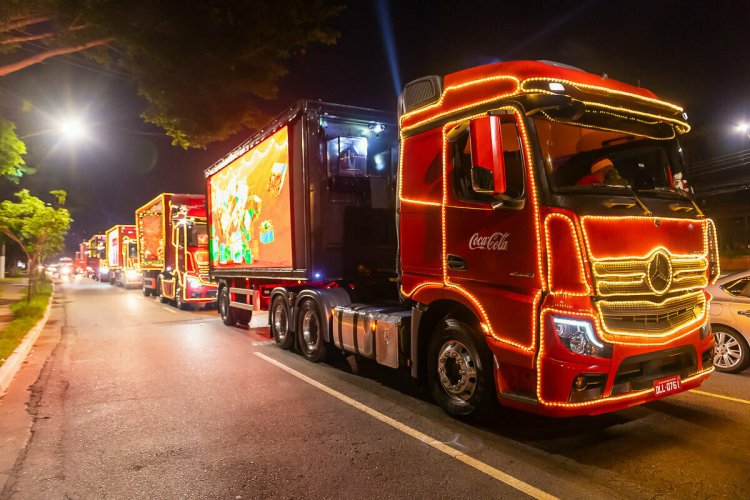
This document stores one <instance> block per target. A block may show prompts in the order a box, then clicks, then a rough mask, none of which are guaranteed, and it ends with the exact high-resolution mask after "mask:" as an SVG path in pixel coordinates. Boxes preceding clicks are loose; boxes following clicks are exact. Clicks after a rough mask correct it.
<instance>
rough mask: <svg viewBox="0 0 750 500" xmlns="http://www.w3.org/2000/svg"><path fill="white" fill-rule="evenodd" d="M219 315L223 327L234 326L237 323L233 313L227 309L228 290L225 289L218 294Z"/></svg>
mask: <svg viewBox="0 0 750 500" xmlns="http://www.w3.org/2000/svg"><path fill="white" fill-rule="evenodd" d="M219 314H220V315H221V321H223V322H224V324H225V325H227V326H234V325H235V324H236V323H237V320H236V318H235V315H234V311H233V310H232V308H231V307H229V288H227V287H224V288H222V289H221V292H220V293H219Z"/></svg>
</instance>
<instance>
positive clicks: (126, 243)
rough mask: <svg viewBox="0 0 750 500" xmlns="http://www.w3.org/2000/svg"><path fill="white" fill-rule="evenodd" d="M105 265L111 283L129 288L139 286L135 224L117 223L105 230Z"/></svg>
mask: <svg viewBox="0 0 750 500" xmlns="http://www.w3.org/2000/svg"><path fill="white" fill-rule="evenodd" d="M106 237H107V267H108V269H109V283H110V284H111V285H116V286H121V287H123V288H130V287H135V286H141V281H142V277H141V271H140V268H139V267H138V243H137V241H138V240H137V239H136V235H135V226H134V225H131V224H119V225H116V226H112V227H111V228H109V229H108V230H107V233H106Z"/></svg>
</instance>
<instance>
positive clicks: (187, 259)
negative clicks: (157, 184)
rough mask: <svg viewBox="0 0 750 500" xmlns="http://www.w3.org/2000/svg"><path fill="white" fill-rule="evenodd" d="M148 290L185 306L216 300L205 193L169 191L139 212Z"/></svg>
mask: <svg viewBox="0 0 750 500" xmlns="http://www.w3.org/2000/svg"><path fill="white" fill-rule="evenodd" d="M135 216H136V222H137V223H136V229H137V234H138V241H139V242H140V247H139V252H140V263H141V270H142V272H143V294H144V295H145V296H149V295H155V296H158V297H159V298H160V299H161V300H162V302H165V303H167V302H171V303H173V304H174V305H175V306H176V307H178V308H180V309H185V308H188V307H190V306H207V305H211V304H213V303H215V301H216V285H215V284H214V283H212V282H211V281H210V279H209V277H208V230H207V226H206V208H205V196H203V195H193V194H172V193H163V194H160V195H158V196H157V197H156V198H154V199H153V200H151V201H149V202H148V203H146V204H145V205H143V206H142V207H140V208H139V209H138V210H136V212H135Z"/></svg>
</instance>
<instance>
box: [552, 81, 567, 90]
mask: <svg viewBox="0 0 750 500" xmlns="http://www.w3.org/2000/svg"><path fill="white" fill-rule="evenodd" d="M549 89H550V90H551V91H552V92H563V91H564V90H565V85H563V84H562V83H560V82H549Z"/></svg>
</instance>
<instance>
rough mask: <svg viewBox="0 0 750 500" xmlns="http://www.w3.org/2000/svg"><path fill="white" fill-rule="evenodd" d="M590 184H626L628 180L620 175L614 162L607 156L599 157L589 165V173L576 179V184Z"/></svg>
mask: <svg viewBox="0 0 750 500" xmlns="http://www.w3.org/2000/svg"><path fill="white" fill-rule="evenodd" d="M590 184H606V185H610V186H626V185H627V184H628V182H627V181H626V180H625V179H623V178H622V177H620V174H619V173H618V172H617V169H615V165H614V163H612V160H610V159H609V158H600V159H599V160H597V161H595V162H594V163H593V164H592V165H591V174H589V175H586V176H584V177H582V178H580V179H579V180H578V182H577V183H576V185H577V186H586V185H590Z"/></svg>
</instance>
